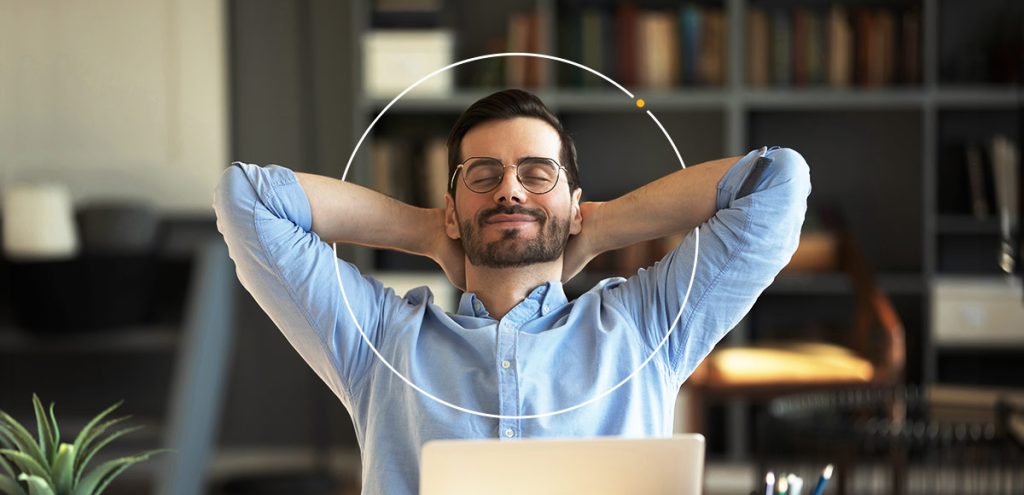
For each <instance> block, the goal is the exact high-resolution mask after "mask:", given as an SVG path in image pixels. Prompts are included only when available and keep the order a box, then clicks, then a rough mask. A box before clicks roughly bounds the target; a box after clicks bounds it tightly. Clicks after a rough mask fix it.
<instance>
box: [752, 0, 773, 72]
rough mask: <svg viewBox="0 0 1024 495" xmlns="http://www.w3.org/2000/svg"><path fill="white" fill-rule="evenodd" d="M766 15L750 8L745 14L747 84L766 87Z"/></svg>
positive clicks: (768, 42) (767, 36) (767, 48)
mask: <svg viewBox="0 0 1024 495" xmlns="http://www.w3.org/2000/svg"><path fill="white" fill-rule="evenodd" d="M770 39H771V35H770V33H769V24H768V13H767V12H765V11H764V10H762V9H758V8H751V9H750V11H749V12H748V13H747V40H746V41H747V84H748V85H750V86H751V87H757V88H760V87H765V86H767V85H768V64H769V62H770V58H771V48H770V41H769V40H770Z"/></svg>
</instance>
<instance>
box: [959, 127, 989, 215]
mask: <svg viewBox="0 0 1024 495" xmlns="http://www.w3.org/2000/svg"><path fill="white" fill-rule="evenodd" d="M964 164H965V165H966V167H967V182H968V185H969V187H970V193H971V212H972V213H973V214H974V218H977V219H979V220H984V219H987V218H988V216H989V205H988V197H987V195H986V194H985V189H986V187H985V168H984V163H983V159H982V151H981V147H980V146H978V145H977V144H976V143H969V144H968V145H967V146H966V147H965V148H964Z"/></svg>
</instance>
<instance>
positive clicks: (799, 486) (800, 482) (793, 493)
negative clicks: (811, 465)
mask: <svg viewBox="0 0 1024 495" xmlns="http://www.w3.org/2000/svg"><path fill="white" fill-rule="evenodd" d="M786 480H788V481H789V495H800V492H802V491H803V490H804V479H803V478H801V477H799V476H797V475H795V474H791V475H789V476H787V477H786Z"/></svg>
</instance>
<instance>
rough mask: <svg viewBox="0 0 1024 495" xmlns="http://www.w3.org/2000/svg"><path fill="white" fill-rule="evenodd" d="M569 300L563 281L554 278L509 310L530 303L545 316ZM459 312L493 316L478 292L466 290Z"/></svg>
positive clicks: (482, 316)
mask: <svg viewBox="0 0 1024 495" xmlns="http://www.w3.org/2000/svg"><path fill="white" fill-rule="evenodd" d="M567 302H569V300H568V299H566V297H565V289H564V288H563V287H562V282H559V281H558V280H552V281H549V282H544V283H543V284H540V285H538V286H537V287H535V288H534V289H533V290H532V291H530V294H529V295H528V296H526V299H523V300H522V301H520V302H519V304H516V306H515V307H514V308H512V310H511V311H509V314H511V313H513V312H518V311H517V309H519V308H520V307H524V306H526V305H528V306H533V307H535V308H536V309H537V310H538V312H539V315H538V316H543V315H546V314H548V313H550V312H551V311H554V310H555V309H557V308H560V307H562V306H563V305H565V304H566V303H567ZM458 314H460V315H464V316H475V317H477V318H491V314H490V313H489V312H488V311H487V308H485V307H484V303H483V301H481V300H480V298H478V297H476V293H473V292H464V293H463V294H462V298H461V299H460V300H459V310H458Z"/></svg>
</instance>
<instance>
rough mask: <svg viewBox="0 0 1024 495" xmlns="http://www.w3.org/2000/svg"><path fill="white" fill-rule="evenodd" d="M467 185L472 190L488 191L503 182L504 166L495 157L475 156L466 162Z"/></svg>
mask: <svg viewBox="0 0 1024 495" xmlns="http://www.w3.org/2000/svg"><path fill="white" fill-rule="evenodd" d="M465 169H466V186H468V187H469V189H470V190H471V191H475V192H487V191H490V190H491V189H494V187H495V186H497V185H498V183H499V182H501V174H502V172H503V171H504V168H503V167H502V166H501V162H499V161H498V160H495V159H494V158H474V159H472V160H470V161H469V162H467V163H466V167H465Z"/></svg>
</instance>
